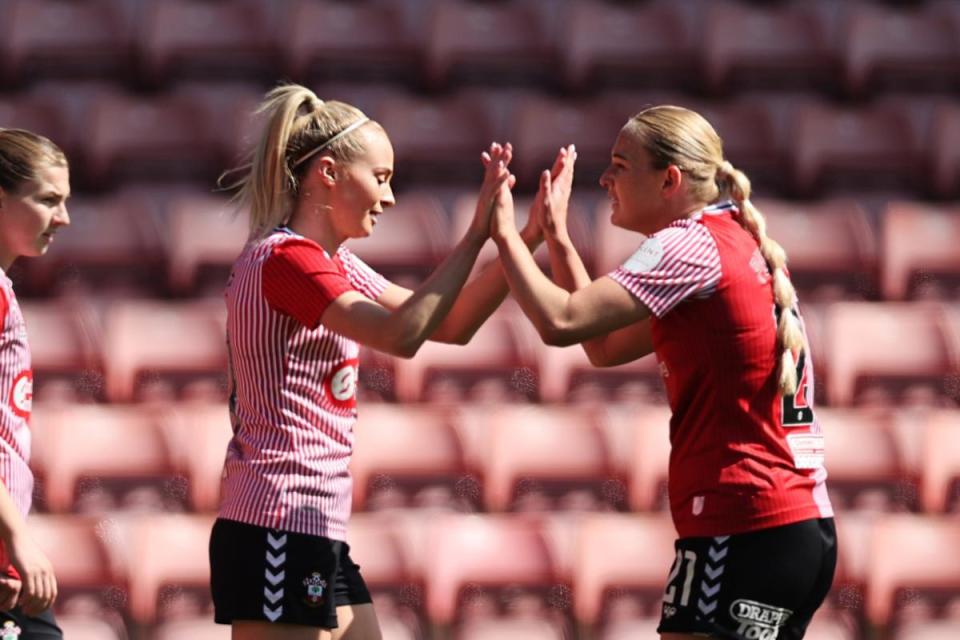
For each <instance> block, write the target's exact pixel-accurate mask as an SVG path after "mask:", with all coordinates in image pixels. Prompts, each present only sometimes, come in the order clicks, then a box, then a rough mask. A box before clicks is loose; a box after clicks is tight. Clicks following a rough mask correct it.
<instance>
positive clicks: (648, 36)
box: [559, 0, 696, 90]
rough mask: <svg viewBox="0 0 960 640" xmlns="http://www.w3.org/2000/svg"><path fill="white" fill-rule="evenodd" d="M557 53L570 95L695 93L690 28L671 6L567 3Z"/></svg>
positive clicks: (592, 1)
mask: <svg viewBox="0 0 960 640" xmlns="http://www.w3.org/2000/svg"><path fill="white" fill-rule="evenodd" d="M562 24H563V31H562V34H561V39H560V42H562V43H563V46H561V47H559V53H560V56H561V58H562V63H563V74H564V79H565V84H566V86H567V87H568V88H570V89H572V90H589V89H594V88H596V87H598V86H611V87H622V86H629V85H638V84H641V85H642V84H646V85H653V86H657V87H670V88H693V86H691V78H694V77H696V73H695V62H696V61H695V59H694V39H693V33H692V30H691V25H689V24H688V22H687V21H686V20H684V15H683V13H682V12H681V11H677V10H676V8H675V7H673V6H671V5H667V4H659V5H657V4H647V5H639V6H629V5H626V4H613V3H608V2H598V1H596V0H579V1H574V2H569V3H567V11H566V14H565V15H564V16H563V20H562Z"/></svg>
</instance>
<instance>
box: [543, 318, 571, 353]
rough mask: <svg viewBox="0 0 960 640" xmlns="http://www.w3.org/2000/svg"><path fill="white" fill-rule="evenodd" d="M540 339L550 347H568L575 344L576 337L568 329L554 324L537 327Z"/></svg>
mask: <svg viewBox="0 0 960 640" xmlns="http://www.w3.org/2000/svg"><path fill="white" fill-rule="evenodd" d="M538 330H539V333H540V338H541V339H542V340H543V342H544V344H547V345H549V346H551V347H569V346H570V345H572V344H576V343H577V336H576V334H574V333H573V332H572V331H570V329H569V328H567V327H564V326H562V325H559V324H556V323H552V322H551V323H547V324H545V325H543V326H541V327H538Z"/></svg>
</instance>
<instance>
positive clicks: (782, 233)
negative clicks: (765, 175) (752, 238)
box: [754, 198, 877, 301]
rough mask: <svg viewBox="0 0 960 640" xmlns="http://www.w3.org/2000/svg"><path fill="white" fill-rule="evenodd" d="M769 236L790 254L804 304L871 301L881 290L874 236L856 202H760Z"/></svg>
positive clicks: (770, 200) (761, 200) (765, 200)
mask: <svg viewBox="0 0 960 640" xmlns="http://www.w3.org/2000/svg"><path fill="white" fill-rule="evenodd" d="M754 205H756V207H757V209H759V211H760V212H761V213H762V214H763V216H764V218H765V219H766V221H767V233H768V235H769V236H770V237H771V238H773V239H774V240H776V241H777V242H779V243H780V245H781V246H782V247H783V248H784V250H785V251H786V252H787V261H788V264H789V268H790V279H791V280H792V281H793V284H794V286H795V287H796V288H797V290H798V291H799V294H800V297H801V300H803V301H810V300H814V301H830V300H832V299H836V298H847V299H849V298H853V299H858V298H868V297H872V296H873V294H874V292H875V291H876V290H877V285H876V283H875V274H876V271H877V246H876V244H877V239H876V232H875V231H874V229H873V228H872V227H871V226H870V220H869V218H868V216H867V213H866V211H865V210H864V208H863V207H862V206H861V205H860V204H859V203H858V202H856V201H855V200H852V199H849V198H835V199H830V200H823V201H820V202H816V203H799V202H791V201H785V200H772V199H762V198H758V199H757V200H755V201H754Z"/></svg>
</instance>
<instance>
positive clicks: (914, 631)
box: [893, 620, 960, 640]
mask: <svg viewBox="0 0 960 640" xmlns="http://www.w3.org/2000/svg"><path fill="white" fill-rule="evenodd" d="M958 636H960V620H930V621H924V622H915V623H910V624H905V625H903V626H901V627H900V628H898V629H897V630H896V631H895V632H894V634H893V640H953V639H954V638H956V637H958Z"/></svg>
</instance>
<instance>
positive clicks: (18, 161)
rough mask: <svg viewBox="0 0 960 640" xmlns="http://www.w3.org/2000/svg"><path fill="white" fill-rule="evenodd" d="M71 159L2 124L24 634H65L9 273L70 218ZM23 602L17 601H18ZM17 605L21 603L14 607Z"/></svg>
mask: <svg viewBox="0 0 960 640" xmlns="http://www.w3.org/2000/svg"><path fill="white" fill-rule="evenodd" d="M69 197H70V172H69V168H68V165H67V158H66V156H65V155H64V154H63V152H62V151H61V150H60V149H59V148H58V147H57V146H56V145H55V144H54V143H52V142H51V141H50V140H48V139H47V138H44V137H43V136H39V135H37V134H35V133H31V132H29V131H24V130H22V129H0V319H2V323H3V324H2V328H0V482H2V484H0V540H2V542H3V551H4V560H3V566H4V567H5V571H4V576H3V577H2V578H0V608H2V609H4V610H3V611H0V624H2V625H6V626H4V627H3V630H4V631H7V630H10V631H15V630H19V631H20V636H19V637H20V638H22V639H23V640H33V639H34V638H36V639H43V640H46V639H48V638H49V639H51V640H52V639H54V638H62V637H63V634H62V632H61V631H60V629H59V627H58V626H57V623H56V621H55V620H54V618H53V613H52V612H51V611H50V606H51V605H52V604H53V601H54V599H55V598H56V596H57V581H56V579H55V577H54V575H53V568H52V567H51V565H50V561H49V560H48V559H47V558H46V556H45V555H44V554H43V552H42V551H41V550H40V549H39V548H38V547H37V545H36V544H35V543H34V542H33V540H32V539H31V538H30V533H29V531H28V530H27V525H26V517H27V513H28V512H29V511H30V503H31V498H32V495H33V474H32V473H31V471H30V467H29V465H28V463H29V460H30V426H29V421H30V410H31V405H32V400H33V374H32V372H31V369H30V346H29V345H28V344H27V331H26V327H25V326H24V322H23V315H22V314H21V313H20V306H19V305H18V304H17V297H16V295H15V294H14V292H13V285H12V283H11V282H10V278H8V277H7V270H9V268H10V265H12V264H13V262H14V261H15V260H16V259H17V258H19V257H21V256H27V257H35V256H42V255H43V254H44V253H46V251H47V248H48V247H49V246H50V243H51V242H53V238H54V235H55V234H56V233H57V232H58V231H59V230H60V229H62V228H63V227H65V226H67V225H68V224H70V217H69V215H68V214H67V206H66V202H67V198H69ZM14 605H15V606H14ZM11 607H13V608H11Z"/></svg>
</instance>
